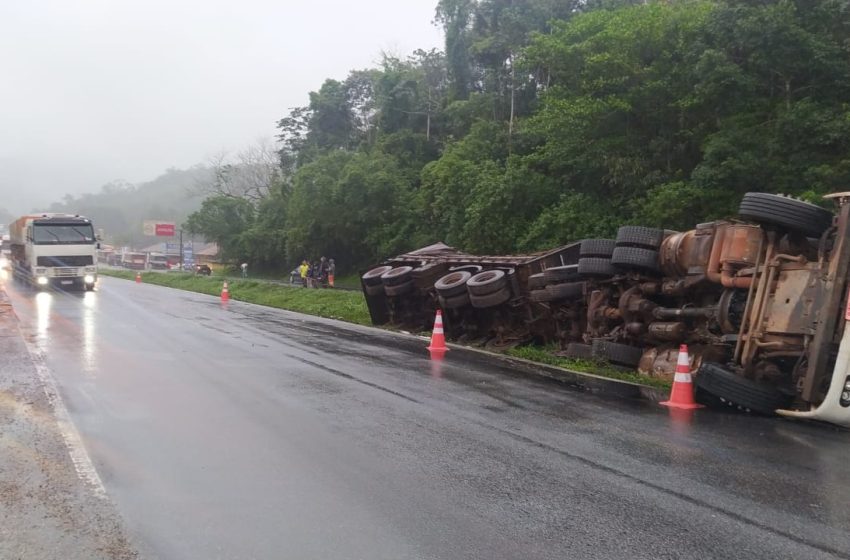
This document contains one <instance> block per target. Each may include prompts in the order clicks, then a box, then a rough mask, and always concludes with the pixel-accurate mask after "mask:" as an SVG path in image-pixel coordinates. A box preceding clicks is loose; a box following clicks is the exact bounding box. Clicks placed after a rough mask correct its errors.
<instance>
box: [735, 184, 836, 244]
mask: <svg viewBox="0 0 850 560" xmlns="http://www.w3.org/2000/svg"><path fill="white" fill-rule="evenodd" d="M738 217H740V218H742V219H744V220H749V221H752V222H756V223H758V224H764V225H773V226H778V227H781V228H783V229H786V230H790V231H799V232H800V233H803V234H804V235H807V236H810V237H820V236H821V234H822V233H823V232H825V231H826V230H827V229H828V228H829V226H831V225H832V212H830V211H828V210H825V209H823V208H821V207H820V206H815V205H814V204H810V203H808V202H804V201H802V200H797V199H795V198H790V197H787V196H781V195H778V194H770V193H756V192H750V193H747V194H745V195H744V198H743V199H742V200H741V205H740V206H739V207H738Z"/></svg>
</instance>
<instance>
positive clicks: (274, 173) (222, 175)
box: [196, 139, 282, 206]
mask: <svg viewBox="0 0 850 560" xmlns="http://www.w3.org/2000/svg"><path fill="white" fill-rule="evenodd" d="M279 158H280V155H279V153H278V151H277V150H276V149H275V148H274V146H273V145H272V143H271V142H270V141H269V140H266V139H261V140H258V141H256V142H255V143H254V144H251V145H249V146H247V147H246V148H244V149H243V150H241V151H239V152H238V153H237V154H236V155H235V156H234V157H231V156H230V155H229V154H228V153H227V152H220V153H218V154H216V155H214V156H213V157H211V158H210V160H209V167H208V170H209V171H208V173H207V174H206V176H205V177H204V178H203V179H201V180H199V181H198V183H197V185H196V190H197V191H198V192H201V193H203V194H206V195H210V196H214V197H225V198H238V199H242V200H246V201H248V202H250V203H251V204H253V205H254V206H257V205H259V203H260V202H261V201H262V200H263V199H265V198H266V197H267V196H268V195H269V192H270V189H271V188H272V185H274V184H275V182H276V181H278V180H280V179H281V177H282V175H281V168H280V160H279Z"/></svg>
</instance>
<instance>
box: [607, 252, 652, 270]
mask: <svg viewBox="0 0 850 560" xmlns="http://www.w3.org/2000/svg"><path fill="white" fill-rule="evenodd" d="M611 264H612V265H614V266H615V267H617V268H620V269H623V270H639V271H641V272H650V273H653V274H655V273H658V272H659V271H660V268H659V265H658V251H655V250H652V249H643V248H641V247H617V248H616V249H614V255H613V256H612V257H611Z"/></svg>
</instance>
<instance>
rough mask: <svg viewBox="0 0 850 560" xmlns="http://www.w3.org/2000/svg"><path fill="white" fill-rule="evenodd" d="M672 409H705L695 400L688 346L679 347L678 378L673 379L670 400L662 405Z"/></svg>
mask: <svg viewBox="0 0 850 560" xmlns="http://www.w3.org/2000/svg"><path fill="white" fill-rule="evenodd" d="M659 404H662V405H664V406H669V407H671V408H683V409H688V410H690V409H694V408H703V405H701V404H697V403H696V401H695V400H694V382H693V380H692V379H691V365H690V359H689V358H688V345H687V344H682V345H681V346H679V359H678V361H677V362H676V376H675V377H674V378H673V389H672V390H671V391H670V400H668V401H664V402H662V403H659Z"/></svg>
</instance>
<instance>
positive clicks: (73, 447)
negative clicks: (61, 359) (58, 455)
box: [21, 333, 107, 500]
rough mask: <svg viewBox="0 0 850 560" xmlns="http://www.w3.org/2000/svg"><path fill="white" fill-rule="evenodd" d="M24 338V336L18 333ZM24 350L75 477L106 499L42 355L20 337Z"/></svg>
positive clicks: (97, 495)
mask: <svg viewBox="0 0 850 560" xmlns="http://www.w3.org/2000/svg"><path fill="white" fill-rule="evenodd" d="M21 334H22V335H23V333H21ZM22 338H23V340H24V343H25V345H26V347H27V352H29V355H30V357H31V358H32V362H33V364H34V365H35V371H36V374H37V375H38V379H39V381H41V387H42V389H44V394H45V395H46V396H47V401H48V402H49V403H50V407H51V408H52V409H53V415H54V416H55V418H56V424H57V425H58V427H59V433H60V434H61V435H62V440H63V441H64V442H65V447H66V448H67V449H68V455H69V456H70V457H71V462H72V463H73V464H74V469H75V470H76V471H77V476H78V477H79V478H80V480H82V481H83V482H84V483H85V484H87V485H88V486H89V488H90V489H91V490H92V492H93V493H94V495H95V496H96V497H97V498H100V499H102V500H105V499H107V496H106V488H105V487H104V486H103V481H102V480H101V479H100V475H99V474H97V469H95V467H94V463H93V462H92V460H91V457H89V454H88V451H86V447H85V445H83V439H82V438H81V437H80V432H78V431H77V427H76V426H74V422H73V421H72V420H71V415H70V414H69V413H68V409H67V408H66V407H65V403H64V402H63V401H62V396H61V395H60V394H59V387H58V386H57V385H56V380H55V379H54V378H53V374H52V373H51V372H50V368H48V367H47V364H45V363H44V355H43V354H42V352H41V351H40V350H39V349H38V348H37V347H36V346H35V345H34V344H33V343H32V342H30V341H29V340H27V338H26V337H25V336H22Z"/></svg>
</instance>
